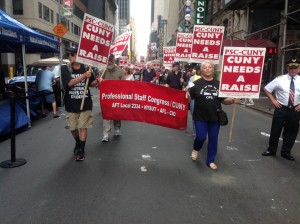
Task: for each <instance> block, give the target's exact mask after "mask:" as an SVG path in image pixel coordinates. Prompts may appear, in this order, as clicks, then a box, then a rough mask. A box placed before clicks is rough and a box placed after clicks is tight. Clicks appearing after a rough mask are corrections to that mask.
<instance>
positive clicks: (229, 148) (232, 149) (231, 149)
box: [226, 146, 239, 151]
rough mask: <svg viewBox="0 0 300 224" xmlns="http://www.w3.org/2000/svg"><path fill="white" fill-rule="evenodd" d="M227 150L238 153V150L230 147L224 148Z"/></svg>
mask: <svg viewBox="0 0 300 224" xmlns="http://www.w3.org/2000/svg"><path fill="white" fill-rule="evenodd" d="M226 148H227V150H230V151H238V150H239V149H238V148H235V147H230V146H226Z"/></svg>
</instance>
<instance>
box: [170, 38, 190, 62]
mask: <svg viewBox="0 0 300 224" xmlns="http://www.w3.org/2000/svg"><path fill="white" fill-rule="evenodd" d="M192 43H193V34H192V33H177V40H176V52H175V58H174V60H175V61H185V62H189V61H190V57H191V49H192Z"/></svg>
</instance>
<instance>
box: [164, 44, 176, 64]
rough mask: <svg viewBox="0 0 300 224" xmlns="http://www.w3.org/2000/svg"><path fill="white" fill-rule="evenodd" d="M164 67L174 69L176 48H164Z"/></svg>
mask: <svg viewBox="0 0 300 224" xmlns="http://www.w3.org/2000/svg"><path fill="white" fill-rule="evenodd" d="M163 52H164V56H163V60H164V61H163V66H165V67H170V66H171V67H172V64H173V63H174V58H175V52H176V47H175V46H172V47H163Z"/></svg>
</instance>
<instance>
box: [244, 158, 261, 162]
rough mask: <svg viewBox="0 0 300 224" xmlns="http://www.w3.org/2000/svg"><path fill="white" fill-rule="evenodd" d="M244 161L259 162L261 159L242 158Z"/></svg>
mask: <svg viewBox="0 0 300 224" xmlns="http://www.w3.org/2000/svg"><path fill="white" fill-rule="evenodd" d="M244 161H246V162H259V161H261V159H244Z"/></svg>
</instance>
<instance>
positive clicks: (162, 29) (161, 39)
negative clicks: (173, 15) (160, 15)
mask: <svg viewBox="0 0 300 224" xmlns="http://www.w3.org/2000/svg"><path fill="white" fill-rule="evenodd" d="M167 23H168V20H165V19H161V20H160V23H159V57H160V58H162V57H163V54H164V50H163V47H164V46H165V45H166V44H165V38H166V35H167V34H166V32H167Z"/></svg>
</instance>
